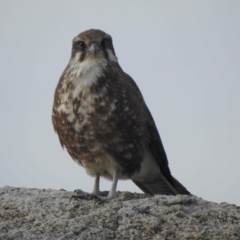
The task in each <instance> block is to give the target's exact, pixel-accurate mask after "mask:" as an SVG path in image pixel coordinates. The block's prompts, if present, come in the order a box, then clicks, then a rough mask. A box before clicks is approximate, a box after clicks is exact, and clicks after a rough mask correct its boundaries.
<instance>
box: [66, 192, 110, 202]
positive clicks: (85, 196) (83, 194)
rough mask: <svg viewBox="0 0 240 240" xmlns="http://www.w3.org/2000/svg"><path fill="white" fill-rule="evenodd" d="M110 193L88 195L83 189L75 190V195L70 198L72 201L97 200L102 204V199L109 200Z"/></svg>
mask: <svg viewBox="0 0 240 240" xmlns="http://www.w3.org/2000/svg"><path fill="white" fill-rule="evenodd" d="M108 193H109V192H108V191H103V192H98V193H88V192H84V191H82V190H81V189H77V190H74V194H73V195H72V196H71V197H70V201H71V200H72V199H84V200H92V199H95V200H96V202H100V200H102V198H107V197H106V196H108Z"/></svg>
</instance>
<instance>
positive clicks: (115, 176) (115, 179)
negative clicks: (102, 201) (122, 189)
mask: <svg viewBox="0 0 240 240" xmlns="http://www.w3.org/2000/svg"><path fill="white" fill-rule="evenodd" d="M118 177H119V170H118V169H115V171H114V173H113V179H112V187H111V190H110V192H109V193H108V195H107V198H108V199H112V198H114V197H115V196H116V194H117V191H116V189H117V183H118Z"/></svg>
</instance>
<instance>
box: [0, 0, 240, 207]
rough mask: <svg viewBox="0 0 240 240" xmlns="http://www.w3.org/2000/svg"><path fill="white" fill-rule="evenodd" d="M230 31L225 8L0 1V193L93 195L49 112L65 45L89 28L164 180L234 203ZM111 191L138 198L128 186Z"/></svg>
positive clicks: (237, 31) (237, 37)
mask: <svg viewBox="0 0 240 240" xmlns="http://www.w3.org/2000/svg"><path fill="white" fill-rule="evenodd" d="M239 24H240V1H234V0H232V1H223V0H222V1H217V0H215V1H167V0H166V1H110V0H109V1H89V0H88V1H59V0H55V1H53V0H50V1H46V0H45V1H30V0H29V1H27V0H22V1H13V0H12V1H1V3H0V31H1V37H0V65H1V73H2V74H1V79H0V112H1V121H0V146H1V148H0V186H5V185H10V186H21V187H36V188H54V189H60V188H64V189H67V190H74V189H77V188H81V189H83V190H85V191H90V190H91V189H92V184H93V179H92V178H91V177H89V176H88V175H87V174H86V173H85V170H84V169H83V168H81V167H79V166H78V165H77V164H76V163H75V162H74V161H72V160H71V158H70V157H69V156H68V154H67V153H66V151H63V150H62V149H61V147H60V144H59V142H58V138H57V135H56V134H55V133H54V131H53V128H52V124H51V108H52V102H53V94H54V90H55V86H56V84H57V82H58V79H59V77H60V75H61V73H62V71H63V70H64V68H65V66H66V64H67V62H68V60H69V57H70V50H71V41H72V38H73V37H75V36H76V35H77V34H79V33H80V32H82V31H84V30H87V29H89V28H98V29H101V30H103V31H105V32H107V33H109V34H110V35H111V36H112V37H113V41H114V46H115V50H116V54H117V56H118V59H119V63H120V65H121V66H122V68H123V69H124V70H125V72H127V73H128V74H130V75H131V76H132V77H133V78H134V80H135V81H136V83H137V84H138V86H139V88H140V89H141V91H142V93H143V96H144V98H145V101H146V103H147V105H148V107H149V109H150V110H151V112H152V115H153V117H154V119H155V122H156V124H157V126H158V129H159V132H160V135H161V138H162V141H163V144H164V147H165V150H166V153H167V155H168V159H169V163H170V169H171V171H172V174H173V175H174V176H175V177H176V178H177V179H178V180H179V181H180V182H182V183H183V184H184V185H185V186H186V187H187V188H188V190H189V191H191V192H192V193H193V194H195V195H197V196H199V197H202V198H204V199H206V200H210V201H214V202H224V201H226V202H229V203H235V204H238V205H240V187H239V186H240V173H239V172H240V170H239V169H240V152H239V149H240V107H239V105H240V66H239V64H240V27H239ZM109 187H110V182H108V181H106V180H102V181H101V189H104V190H107V189H109ZM118 190H121V191H124V190H128V191H138V192H141V191H140V190H139V189H138V188H137V187H136V186H135V185H134V184H133V183H131V182H130V181H121V182H119V185H118Z"/></svg>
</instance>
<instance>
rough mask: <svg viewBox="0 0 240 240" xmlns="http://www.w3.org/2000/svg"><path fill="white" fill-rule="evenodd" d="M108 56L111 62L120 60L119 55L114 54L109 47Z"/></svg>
mask: <svg viewBox="0 0 240 240" xmlns="http://www.w3.org/2000/svg"><path fill="white" fill-rule="evenodd" d="M107 53H108V57H109V60H110V61H111V62H116V63H117V62H118V59H117V57H116V56H115V55H114V54H113V52H112V50H110V49H107Z"/></svg>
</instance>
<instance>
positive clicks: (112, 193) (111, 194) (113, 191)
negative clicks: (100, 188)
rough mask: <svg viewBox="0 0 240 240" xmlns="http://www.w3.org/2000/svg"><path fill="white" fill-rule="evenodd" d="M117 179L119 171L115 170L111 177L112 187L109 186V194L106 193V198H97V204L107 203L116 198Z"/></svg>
mask: <svg viewBox="0 0 240 240" xmlns="http://www.w3.org/2000/svg"><path fill="white" fill-rule="evenodd" d="M118 177H119V170H118V169H115V170H114V173H113V176H112V186H111V190H110V192H109V193H108V195H107V196H106V197H105V196H97V198H98V200H97V202H101V203H104V202H108V201H110V200H111V199H113V198H115V197H116V194H117V191H116V189H117V183H118Z"/></svg>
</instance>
